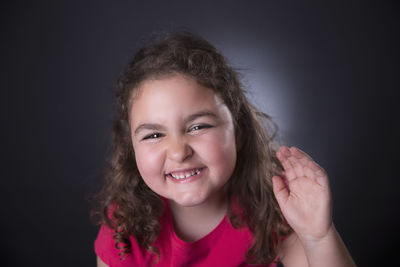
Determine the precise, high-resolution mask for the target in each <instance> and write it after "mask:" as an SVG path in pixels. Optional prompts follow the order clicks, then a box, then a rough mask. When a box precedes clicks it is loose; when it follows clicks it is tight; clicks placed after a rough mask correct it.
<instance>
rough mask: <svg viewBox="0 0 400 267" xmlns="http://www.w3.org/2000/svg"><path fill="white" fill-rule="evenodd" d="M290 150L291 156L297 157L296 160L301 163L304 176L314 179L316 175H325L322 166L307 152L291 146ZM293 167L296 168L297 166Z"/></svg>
mask: <svg viewBox="0 0 400 267" xmlns="http://www.w3.org/2000/svg"><path fill="white" fill-rule="evenodd" d="M290 151H291V152H292V155H293V157H294V158H296V159H297V162H299V163H300V164H301V165H303V174H304V175H305V176H306V177H309V178H312V179H315V178H316V177H317V176H322V175H326V174H325V171H324V170H323V168H322V167H320V166H319V165H318V164H317V163H316V162H315V161H314V160H313V159H312V158H311V157H310V156H309V155H308V154H307V153H305V152H303V151H301V150H300V149H299V148H297V147H291V148H290ZM292 161H294V160H292ZM292 165H294V164H292ZM296 166H297V165H296ZM295 168H296V169H297V168H298V167H295Z"/></svg>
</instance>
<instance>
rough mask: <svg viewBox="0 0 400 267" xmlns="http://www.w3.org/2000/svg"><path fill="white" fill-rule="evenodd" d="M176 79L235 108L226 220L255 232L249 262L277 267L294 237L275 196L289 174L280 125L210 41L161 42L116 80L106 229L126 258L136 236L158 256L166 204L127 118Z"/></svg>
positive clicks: (188, 37) (104, 196)
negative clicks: (146, 174) (281, 155)
mask: <svg viewBox="0 0 400 267" xmlns="http://www.w3.org/2000/svg"><path fill="white" fill-rule="evenodd" d="M174 74H181V75H185V76H189V77H191V78H193V79H195V80H196V81H197V82H198V83H199V84H200V85H202V86H205V87H207V88H210V89H212V90H213V91H214V92H215V93H216V94H218V95H219V96H220V97H221V99H222V100H223V101H224V103H225V104H226V106H227V107H228V108H229V110H230V112H231V114H232V118H233V123H234V127H235V136H236V140H237V144H238V149H237V163H236V166H235V170H234V172H233V175H232V177H231V178H230V179H229V181H228V184H227V188H228V190H227V199H228V218H229V220H230V222H231V224H232V225H233V226H234V227H235V228H238V227H242V226H247V227H249V229H250V231H251V232H252V234H253V236H254V241H253V244H252V246H251V247H250V248H249V250H248V251H247V253H246V261H247V262H248V263H254V264H269V263H271V262H272V261H273V260H274V259H275V258H276V256H277V251H278V249H279V245H280V241H281V238H282V236H284V235H287V234H288V233H289V232H290V228H289V226H288V225H287V223H286V222H285V220H284V218H283V216H282V213H281V211H280V209H279V206H278V204H277V202H276V199H275V197H274V193H273V191H272V176H273V175H277V174H280V173H281V171H282V170H283V169H282V166H281V164H280V162H279V160H278V159H277V157H276V155H275V149H274V144H275V142H274V137H275V133H276V125H275V123H274V122H273V121H272V120H271V118H270V117H269V116H268V115H266V114H265V113H263V112H260V111H259V110H258V109H257V108H255V107H254V106H253V105H252V104H250V103H249V101H248V99H247V98H246V95H245V91H244V89H243V85H242V84H241V82H240V79H239V72H238V71H235V70H234V69H233V68H232V67H230V66H229V64H228V63H227V60H226V59H225V58H224V57H223V56H222V54H221V53H219V52H218V51H217V49H216V48H215V47H214V46H213V45H211V44H210V43H209V42H208V41H206V40H204V39H203V38H201V37H198V36H195V35H193V34H190V33H187V32H183V33H182V32H180V33H172V34H164V35H159V36H158V37H157V38H156V39H155V40H153V41H152V42H150V43H149V44H148V45H146V46H144V47H143V48H142V49H140V50H139V51H138V52H137V54H136V55H135V56H134V58H133V60H132V61H131V62H130V63H129V64H128V66H127V68H126V69H125V71H124V72H123V73H122V75H121V76H120V78H119V79H118V82H117V85H116V98H117V110H116V118H115V123H114V129H113V140H112V152H111V159H110V161H109V168H108V171H107V173H106V176H105V178H106V180H105V184H104V186H103V189H102V191H101V192H100V199H101V201H100V208H101V222H100V223H102V224H105V225H107V226H108V227H110V228H112V229H114V230H115V232H114V240H115V242H116V247H117V248H119V249H120V250H121V253H120V256H121V258H123V257H124V256H126V255H127V254H128V253H130V252H131V243H130V241H129V237H130V236H134V237H135V239H136V241H137V242H138V244H139V245H141V246H143V247H144V248H146V249H147V250H148V251H150V252H152V253H155V254H157V255H159V250H158V248H156V247H155V246H153V245H152V244H153V243H154V241H155V240H156V238H157V236H158V234H159V231H160V224H159V218H160V216H161V215H162V212H163V209H164V204H163V201H162V200H161V198H160V197H159V196H158V195H157V194H156V193H154V192H153V191H152V190H151V189H150V188H149V187H148V186H147V185H146V184H145V183H144V181H143V179H142V178H141V175H140V173H139V171H138V168H137V165H136V161H135V154H134V151H133V146H132V141H131V133H130V125H129V113H130V112H129V111H130V106H131V102H132V99H133V98H134V92H136V90H137V89H138V87H139V86H140V84H141V83H143V82H144V81H146V80H149V79H160V78H163V77H168V76H171V75H174ZM233 203H236V204H237V205H236V204H233ZM236 206H237V207H238V209H236V208H234V207H236Z"/></svg>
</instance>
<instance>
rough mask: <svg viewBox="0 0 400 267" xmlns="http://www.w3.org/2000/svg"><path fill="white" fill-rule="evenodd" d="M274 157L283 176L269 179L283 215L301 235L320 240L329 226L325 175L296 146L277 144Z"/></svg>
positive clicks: (330, 219)
mask: <svg viewBox="0 0 400 267" xmlns="http://www.w3.org/2000/svg"><path fill="white" fill-rule="evenodd" d="M277 157H278V159H279V160H280V162H281V163H282V165H283V168H284V170H285V176H286V178H285V177H279V176H274V177H272V181H273V189H274V193H275V197H276V199H277V201H278V204H279V206H280V208H281V210H282V213H283V215H284V216H285V218H286V220H287V222H288V223H289V225H290V226H291V227H292V229H293V230H294V231H295V232H296V234H297V235H298V236H299V237H300V238H301V239H305V240H309V241H318V240H321V239H322V238H324V237H325V236H326V235H327V234H328V231H329V230H330V228H331V227H332V207H331V206H332V205H331V193H330V189H329V181H328V176H327V175H326V173H325V171H324V170H323V169H322V168H321V167H320V166H319V165H318V164H317V163H315V162H314V161H313V160H312V159H311V158H310V157H309V156H308V155H307V154H306V153H304V152H303V151H301V150H300V149H298V148H296V147H291V148H290V149H289V148H287V147H285V146H282V147H280V149H279V150H278V151H277ZM285 179H286V181H285Z"/></svg>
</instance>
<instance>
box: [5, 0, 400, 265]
mask: <svg viewBox="0 0 400 267" xmlns="http://www.w3.org/2000/svg"><path fill="white" fill-rule="evenodd" d="M142 2H145V1H2V2H1V4H0V10H1V11H0V29H1V31H0V33H1V42H0V53H1V57H0V59H1V71H0V73H1V87H2V88H1V118H2V120H1V122H2V123H1V125H2V127H1V130H2V131H1V132H2V138H1V141H2V146H1V150H2V153H1V154H2V160H1V162H2V167H1V170H2V171H1V176H2V179H1V186H0V201H1V202H0V203H1V209H2V212H1V214H2V215H1V220H0V229H1V239H0V240H1V241H0V246H1V249H0V251H1V258H0V265H2V266H28V265H29V266H94V265H95V255H94V253H93V240H94V239H95V236H96V233H97V228H96V226H94V225H93V224H91V222H90V220H89V215H88V214H89V209H90V205H89V202H88V199H89V198H90V195H91V194H92V193H93V192H95V191H96V190H97V189H98V188H99V185H100V184H101V180H102V171H103V166H104V164H103V163H104V160H105V157H106V152H107V149H108V148H109V143H110V130H111V121H112V115H111V110H112V101H113V99H112V93H111V88H112V86H113V83H114V81H115V79H116V77H117V75H118V74H119V73H120V71H121V70H122V68H123V66H124V65H125V64H126V63H127V62H128V60H129V58H130V57H131V56H132V55H133V54H134V52H135V50H136V49H137V47H138V43H139V40H140V39H141V38H143V37H146V36H148V34H150V33H151V32H153V31H160V30H167V31H169V30H174V29H177V28H180V27H187V28H189V29H191V30H193V31H194V32H196V33H198V34H201V35H203V36H204V37H205V38H207V39H209V40H210V41H211V42H212V43H214V44H215V45H216V46H217V47H218V48H219V49H220V50H221V51H222V52H223V53H224V54H225V55H226V56H227V57H228V58H229V59H230V61H231V63H232V64H233V65H234V66H236V67H239V68H242V69H243V70H244V71H243V74H244V75H245V80H244V82H245V83H246V84H247V85H248V87H249V88H251V91H252V94H251V96H250V97H251V98H252V99H254V100H255V102H256V104H257V105H258V106H260V107H262V108H263V110H264V111H266V112H268V113H269V114H271V115H272V116H273V117H274V118H275V119H276V121H277V122H278V124H279V125H280V135H279V137H280V140H281V142H282V143H284V144H288V145H296V146H299V147H300V148H302V149H303V150H305V151H306V152H308V153H309V154H310V155H311V156H313V157H314V159H315V160H316V161H317V162H318V163H320V164H321V165H322V166H323V167H324V168H325V169H326V170H327V172H328V174H329V176H330V179H331V185H332V191H333V199H334V221H335V224H336V227H337V229H338V230H339V231H340V233H341V235H342V238H343V239H344V240H345V242H346V244H347V246H348V248H349V250H350V252H351V253H352V255H353V257H354V259H355V261H356V262H357V263H358V264H359V266H391V265H390V263H391V262H393V264H394V259H395V255H397V254H398V253H397V251H396V250H395V245H396V244H395V241H397V240H399V231H398V227H397V226H398V225H399V214H398V210H399V209H398V207H397V206H398V205H397V204H398V202H399V201H398V199H399V196H398V194H399V190H398V186H399V182H398V180H397V179H398V172H395V168H396V167H397V165H398V158H399V156H398V154H399V153H398V135H397V129H398V126H397V124H398V122H399V119H398V117H397V115H398V112H397V109H398V107H399V104H398V102H399V101H398V99H397V98H396V94H395V93H396V91H397V90H398V89H399V59H400V57H399V47H400V42H399V6H398V4H397V2H396V1H359V2H354V1H314V2H305V1H181V2H177V1H146V4H144V3H142ZM190 2H192V3H190ZM233 2H235V3H233ZM396 258H397V257H396Z"/></svg>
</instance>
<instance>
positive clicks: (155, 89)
mask: <svg viewBox="0 0 400 267" xmlns="http://www.w3.org/2000/svg"><path fill="white" fill-rule="evenodd" d="M130 126H131V132H132V143H133V148H134V151H135V157H136V163H137V166H138V168H139V172H140V174H141V176H142V177H143V180H144V182H145V183H146V184H147V185H148V186H149V187H150V188H151V189H152V190H153V191H154V192H155V193H157V194H159V195H161V196H163V197H166V198H168V199H170V200H173V201H174V202H176V203H177V204H179V205H181V206H195V205H200V204H203V203H205V202H206V201H207V200H209V199H210V198H211V197H215V196H218V195H219V194H222V191H223V190H222V187H223V186H224V185H225V184H226V182H227V181H228V180H229V178H230V177H231V175H232V173H233V170H234V168H235V163H236V144H235V133H234V126H233V122H232V115H231V113H230V111H229V109H228V108H227V106H226V105H225V104H224V103H223V101H222V100H221V99H220V98H219V97H218V96H217V95H216V94H215V93H214V92H213V91H212V90H211V89H208V88H205V87H203V86H201V85H199V84H198V83H197V82H196V81H195V80H193V79H190V78H187V77H185V76H182V75H174V76H170V77H167V78H163V79H159V80H148V81H145V82H144V83H142V84H141V86H140V87H139V89H138V94H137V95H136V96H135V97H134V100H133V103H132V107H131V111H130Z"/></svg>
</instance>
